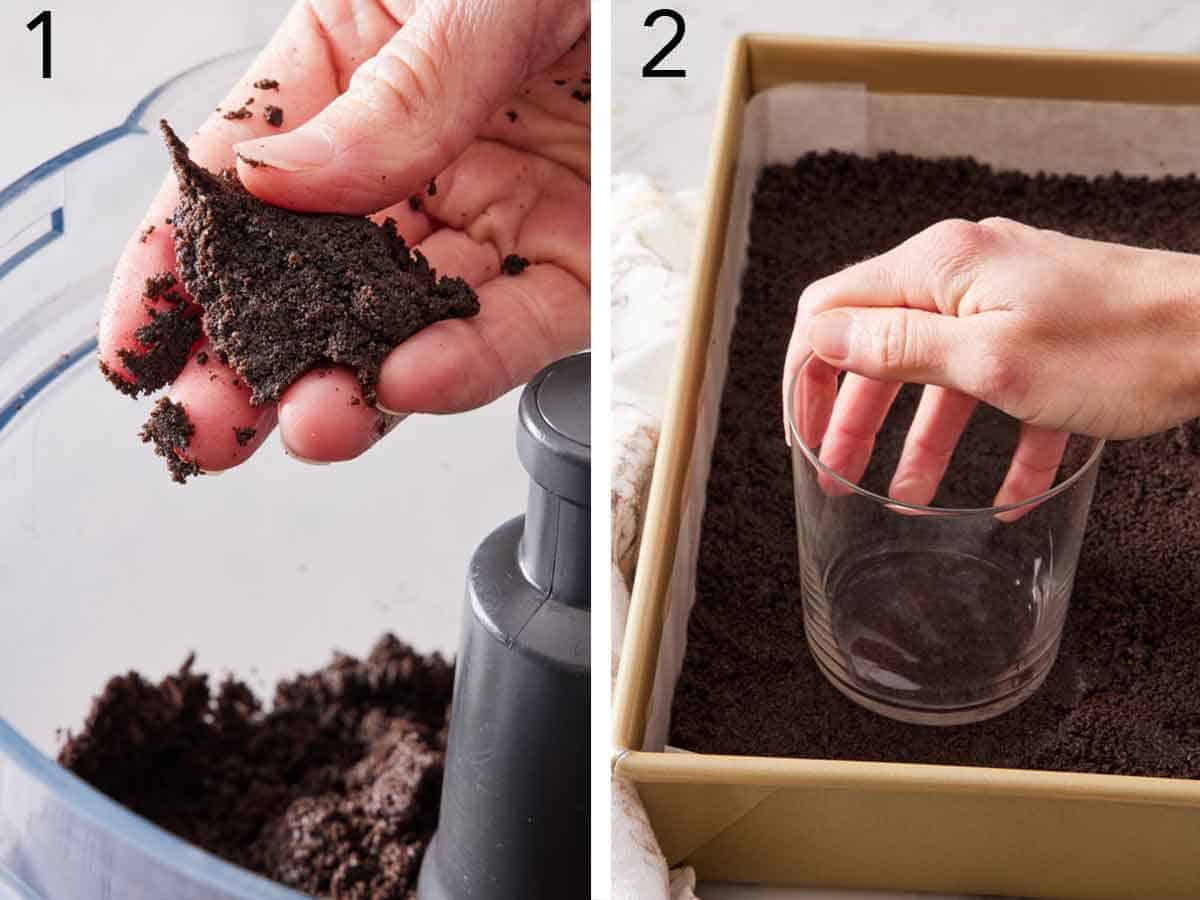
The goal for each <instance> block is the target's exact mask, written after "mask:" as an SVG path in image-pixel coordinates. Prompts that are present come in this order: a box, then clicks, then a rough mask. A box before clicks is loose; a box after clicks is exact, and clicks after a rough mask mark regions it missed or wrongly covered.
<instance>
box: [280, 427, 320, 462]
mask: <svg viewBox="0 0 1200 900" xmlns="http://www.w3.org/2000/svg"><path fill="white" fill-rule="evenodd" d="M279 443H280V445H282V447H283V452H284V453H285V454H286V455H287V456H289V457H291V458H292V459H294V460H295V461H296V462H301V463H304V464H305V465H306V466H327V465H329V462H328V461H327V460H316V459H309V458H308V457H306V456H301V455H300V454H299V453H296V452H295V451H294V450H292V448H291V447H289V446H288V445H287V441H285V440H284V439H283V432H280V434H279Z"/></svg>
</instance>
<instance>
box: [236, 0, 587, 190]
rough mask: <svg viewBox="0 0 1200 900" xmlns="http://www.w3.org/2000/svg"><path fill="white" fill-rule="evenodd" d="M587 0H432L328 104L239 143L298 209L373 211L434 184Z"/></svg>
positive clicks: (253, 174) (250, 173) (573, 23)
mask: <svg viewBox="0 0 1200 900" xmlns="http://www.w3.org/2000/svg"><path fill="white" fill-rule="evenodd" d="M587 21H588V5H587V3H586V2H583V0H549V2H541V3H537V4H534V3H531V2H508V3H480V4H472V5H470V6H466V7H465V8H464V5H463V4H462V3H459V2H455V0H430V2H427V3H423V4H421V5H420V6H419V7H418V8H417V9H416V10H415V12H414V14H413V16H412V18H411V19H409V20H408V21H406V22H405V23H404V27H402V28H400V29H399V30H398V31H397V32H396V33H395V35H394V36H393V37H392V38H391V39H390V40H389V41H388V42H387V43H386V44H385V45H384V46H383V47H381V48H380V49H379V51H378V52H377V53H375V54H374V55H373V56H372V57H371V58H370V59H367V60H366V61H365V62H363V63H362V64H361V65H360V66H359V67H358V68H357V69H356V70H355V71H354V74H353V76H352V77H351V78H350V82H349V86H348V89H347V90H346V92H345V93H344V94H342V95H341V96H339V97H337V99H336V100H333V102H331V103H330V104H329V105H328V106H327V107H326V108H325V109H324V110H323V111H322V112H321V113H320V114H319V115H317V116H315V117H314V118H313V119H312V120H311V121H309V122H307V123H306V124H305V125H304V126H303V127H300V128H297V129H295V130H294V131H291V132H289V133H287V134H283V135H276V136H272V137H270V138H268V139H264V140H256V141H252V142H248V143H246V144H243V145H241V146H239V152H240V153H241V154H242V155H243V156H248V157H251V158H253V159H255V160H257V161H259V162H261V163H263V165H261V166H259V167H258V168H254V169H248V170H245V171H244V172H243V175H244V177H245V180H246V182H247V185H248V187H250V189H251V190H252V191H254V193H256V194H257V195H259V196H260V197H262V198H263V199H266V200H268V201H269V202H272V203H276V204H279V205H283V206H288V207H291V208H294V209H308V210H322V211H339V212H347V213H368V212H371V211H373V210H375V209H378V208H379V207H381V206H385V205H387V204H390V203H395V202H398V201H399V200H402V199H404V198H405V197H407V196H409V195H410V194H414V193H417V192H418V191H420V190H423V189H424V188H425V187H426V184H427V182H428V180H429V179H430V178H431V177H432V176H434V175H435V174H436V173H438V172H441V171H442V170H443V169H444V168H446V167H447V166H448V165H449V164H450V163H451V162H452V161H453V160H454V159H455V158H456V157H457V156H458V155H459V154H460V153H462V151H463V150H464V149H465V148H466V146H467V144H468V143H469V142H470V141H471V140H473V139H474V138H475V137H476V136H477V135H478V134H479V133H480V131H481V130H482V129H483V128H484V126H485V125H486V124H487V123H488V122H489V120H490V119H491V118H492V117H493V116H494V115H495V113H496V111H497V109H498V108H499V107H500V105H501V104H502V103H504V102H506V101H508V100H510V99H511V98H512V96H513V95H514V94H516V93H517V91H518V89H519V87H520V85H521V84H522V82H523V81H524V80H525V79H526V78H528V77H529V76H530V75H532V74H534V73H535V72H539V71H541V70H542V69H544V68H546V67H548V66H549V65H550V64H551V63H552V62H554V61H555V60H557V59H558V58H559V57H561V56H562V55H563V54H564V53H566V52H567V50H568V49H570V47H571V45H572V44H573V43H575V42H576V40H577V39H578V38H579V37H580V36H581V35H582V34H583V32H584V29H585V28H586V26H587Z"/></svg>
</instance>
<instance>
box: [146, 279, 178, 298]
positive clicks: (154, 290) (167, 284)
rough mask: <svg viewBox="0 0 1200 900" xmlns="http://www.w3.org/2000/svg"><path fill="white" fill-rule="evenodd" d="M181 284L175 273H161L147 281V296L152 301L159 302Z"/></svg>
mask: <svg viewBox="0 0 1200 900" xmlns="http://www.w3.org/2000/svg"><path fill="white" fill-rule="evenodd" d="M178 283H179V279H177V278H176V277H175V273H174V272H159V273H158V274H157V275H151V276H150V277H149V278H147V279H146V287H145V294H146V297H147V298H149V299H150V300H157V299H158V298H159V297H161V296H163V294H165V293H166V292H167V291H169V290H170V289H171V288H173V287H175V285H176V284H178Z"/></svg>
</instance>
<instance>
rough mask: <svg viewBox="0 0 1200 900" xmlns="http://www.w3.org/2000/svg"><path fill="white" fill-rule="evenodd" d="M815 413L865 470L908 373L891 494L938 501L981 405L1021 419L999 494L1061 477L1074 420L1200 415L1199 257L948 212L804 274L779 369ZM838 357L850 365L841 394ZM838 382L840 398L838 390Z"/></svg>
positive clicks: (824, 435) (1130, 429) (1143, 430)
mask: <svg viewBox="0 0 1200 900" xmlns="http://www.w3.org/2000/svg"><path fill="white" fill-rule="evenodd" d="M810 349H811V350H812V352H813V353H815V354H816V357H817V359H813V360H811V361H810V363H809V365H807V366H805V369H804V374H803V375H802V377H801V380H802V381H803V382H804V384H803V385H802V388H803V389H804V390H806V391H811V392H815V393H810V394H808V395H807V396H808V397H820V398H823V399H822V400H821V402H818V403H813V404H809V406H810V408H814V409H819V410H821V412H819V413H817V414H815V416H810V421H809V422H807V423H804V424H803V426H802V427H803V428H804V430H805V435H804V437H805V440H806V442H807V443H810V444H811V445H815V444H817V443H820V444H821V460H822V462H825V463H826V465H828V466H829V467H830V468H832V469H833V470H834V471H836V472H838V474H841V475H843V477H846V478H847V479H849V480H851V481H857V480H858V479H859V478H861V477H862V474H863V471H864V470H865V468H866V465H867V462H868V461H869V459H870V455H871V451H872V448H873V446H874V440H875V435H876V433H877V432H878V430H879V428H880V426H881V425H882V423H883V420H884V418H885V416H886V415H887V411H888V409H889V407H890V406H891V403H892V400H893V399H894V397H895V395H896V391H897V389H898V386H899V384H900V383H903V382H919V383H923V384H926V385H930V387H927V388H926V389H925V392H924V394H923V395H922V397H921V401H920V405H919V407H918V411H917V414H916V416H915V418H914V420H913V423H912V426H911V428H910V430H909V432H908V435H907V438H906V440H905V444H904V449H903V451H902V455H901V459H900V462H899V464H898V466H897V468H896V472H895V475H894V477H893V478H892V482H891V486H890V488H889V495H890V496H891V497H893V498H894V499H897V500H901V501H903V502H907V503H915V504H927V503H929V501H930V500H931V499H932V498H933V496H934V494H935V492H936V490H937V486H938V484H939V482H940V481H941V478H942V475H943V474H944V472H945V469H946V466H947V464H948V463H949V460H950V455H951V454H952V453H953V451H954V447H955V445H956V444H957V443H958V439H959V437H960V436H961V434H962V431H963V428H964V427H965V426H966V423H967V420H968V419H969V418H970V416H971V413H972V411H973V410H974V408H975V405H976V403H977V402H978V401H979V400H983V401H985V402H987V403H989V404H991V405H992V406H995V407H997V408H999V409H1001V410H1003V411H1005V412H1007V413H1008V414H1010V415H1012V416H1013V417H1015V418H1017V419H1020V420H1021V422H1022V423H1023V424H1022V427H1021V434H1020V438H1019V441H1018V445H1017V449H1016V451H1015V453H1014V456H1013V460H1012V463H1011V466H1010V468H1009V471H1008V474H1007V476H1006V478H1005V480H1004V483H1003V484H1002V486H1001V488H1000V490H999V492H998V494H997V496H996V498H995V504H996V505H1005V504H1008V503H1013V502H1019V501H1021V500H1024V499H1026V498H1028V497H1032V496H1034V495H1036V494H1039V493H1041V492H1042V491H1044V490H1046V489H1047V488H1049V487H1050V486H1051V484H1053V481H1054V478H1055V473H1056V471H1057V468H1058V464H1059V462H1060V460H1061V459H1062V455H1063V450H1064V448H1065V446H1066V442H1067V439H1068V436H1069V434H1070V433H1073V432H1074V433H1080V434H1088V435H1092V436H1095V437H1104V438H1128V437H1135V436H1140V435H1145V434H1150V433H1153V432H1156V431H1161V430H1163V429H1165V428H1168V427H1170V426H1172V425H1175V424H1178V423H1179V422H1182V421H1185V420H1187V419H1190V418H1193V417H1195V416H1196V415H1197V414H1200V257H1195V256H1190V255H1187V254H1182V253H1169V252H1165V251H1161V250H1142V249H1137V248H1133V247H1125V246H1121V245H1118V244H1108V243H1102V242H1099V241H1089V240H1083V239H1080V238H1073V237H1068V236H1066V235H1063V234H1059V233H1057V232H1052V231H1045V230H1040V229H1036V228H1030V227H1028V226H1025V225H1021V224H1019V223H1017V222H1013V221H1010V220H1007V219H999V218H994V219H985V220H984V221H982V222H980V223H978V224H975V223H972V222H965V221H958V220H953V221H946V222H940V223H938V224H937V225H934V226H932V227H931V228H927V229H926V230H925V231H923V232H921V233H920V234H918V235H916V236H915V237H912V238H910V239H909V240H907V241H905V242H904V243H903V244H901V245H900V246H898V247H896V248H895V249H893V250H891V251H889V252H887V253H884V254H883V255H881V256H878V257H875V258H873V259H869V260H867V261H865V262H862V263H859V264H857V265H854V266H851V267H850V268H848V269H846V270H844V271H842V272H839V273H837V274H835V275H831V276H829V277H828V278H823V279H821V280H819V281H816V282H814V283H813V284H811V285H809V287H808V288H807V289H806V290H805V291H804V293H803V295H802V296H801V298H800V304H799V309H798V311H797V315H796V324H795V328H794V329H793V332H792V338H791V343H790V345H789V347H788V355H787V362H786V364H785V373H784V385H785V387H784V390H785V397H784V402H785V404H786V403H787V402H788V399H789V398H788V397H787V396H786V390H787V387H786V386H787V385H788V384H790V382H791V378H792V375H793V374H794V373H795V372H796V371H797V370H798V369H799V368H800V365H801V363H802V362H803V360H804V359H805V357H806V356H807V355H808V353H809V350H810ZM838 370H846V371H847V372H848V373H852V374H847V375H846V376H845V379H844V383H843V385H842V387H841V390H840V391H839V390H838V389H837V384H836V378H837V373H838ZM835 393H836V399H834V394H835Z"/></svg>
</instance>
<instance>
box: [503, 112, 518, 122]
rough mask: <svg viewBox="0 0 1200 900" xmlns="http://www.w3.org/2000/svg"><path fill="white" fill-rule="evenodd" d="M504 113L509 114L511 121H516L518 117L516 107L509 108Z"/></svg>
mask: <svg viewBox="0 0 1200 900" xmlns="http://www.w3.org/2000/svg"><path fill="white" fill-rule="evenodd" d="M504 115H506V116H508V121H510V122H515V121H517V119H518V116H517V111H516V110H515V109H510V110H508V111H507V112H505V113H504Z"/></svg>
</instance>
